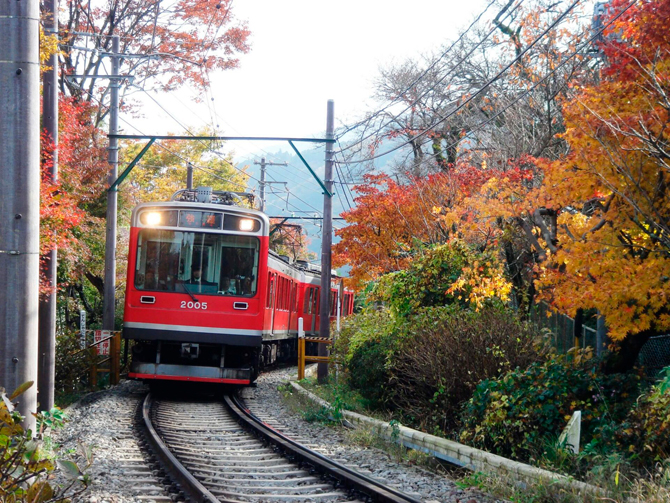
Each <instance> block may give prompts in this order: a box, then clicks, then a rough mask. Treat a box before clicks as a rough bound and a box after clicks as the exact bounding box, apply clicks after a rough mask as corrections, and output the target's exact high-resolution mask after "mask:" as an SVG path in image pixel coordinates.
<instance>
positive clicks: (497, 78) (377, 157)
mask: <svg viewBox="0 0 670 503" xmlns="http://www.w3.org/2000/svg"><path fill="white" fill-rule="evenodd" d="M580 1H581V0H575V1H574V2H573V3H572V4H571V5H570V6H569V7H568V8H567V9H566V10H565V12H563V14H561V15H560V16H558V18H556V20H554V21H553V22H552V23H551V24H550V25H549V26H548V27H547V28H546V29H545V30H544V31H543V32H542V33H541V34H540V35H539V36H538V37H536V38H535V39H534V40H533V41H532V42H531V43H530V44H529V45H528V46H526V47H525V48H524V49H523V50H521V51H520V52H519V53H518V54H517V56H516V57H515V58H514V59H512V61H510V62H509V63H508V64H507V65H505V66H504V67H503V69H502V70H500V71H499V72H498V73H497V74H496V75H495V77H493V78H491V79H489V80H488V81H487V82H486V83H485V84H484V85H483V86H482V87H481V88H480V89H479V90H477V91H475V92H474V93H472V94H471V95H470V96H469V97H468V98H466V99H464V100H463V101H462V102H461V104H460V105H459V106H458V107H456V108H455V109H454V110H453V111H451V112H449V113H448V114H447V115H445V116H443V117H442V116H440V115H438V117H439V120H437V121H436V122H434V123H433V124H431V125H430V126H429V127H427V128H425V129H423V130H422V131H420V132H418V133H417V134H416V135H414V137H413V138H412V140H407V141H404V142H402V143H401V144H399V145H396V146H395V147H392V148H390V149H388V150H385V151H383V152H381V153H379V154H375V155H373V156H371V157H367V158H365V159H355V160H345V161H342V163H343V164H349V165H350V164H360V163H364V162H370V161H372V160H375V159H379V158H380V157H383V156H385V155H388V154H390V153H392V152H395V151H396V150H399V149H401V148H402V147H404V146H406V145H409V144H410V143H411V142H412V141H414V140H416V139H417V138H420V137H422V136H424V135H426V134H427V133H429V132H431V131H433V130H434V129H435V127H436V126H439V125H440V124H442V123H443V122H444V121H446V120H447V119H448V118H450V117H452V116H453V115H455V114H456V113H458V112H459V111H461V110H462V109H463V108H464V107H465V106H466V105H467V104H469V103H470V102H471V101H473V100H474V99H475V98H477V97H478V96H479V95H480V94H481V93H482V92H483V91H485V90H486V89H488V87H489V86H491V84H493V83H495V82H496V81H497V80H499V79H500V77H502V75H503V74H505V73H506V72H507V71H508V70H509V69H510V68H511V67H512V66H513V65H514V64H515V63H517V62H518V61H519V60H520V59H521V58H522V57H523V56H525V55H526V53H527V52H528V51H529V50H530V49H532V48H533V47H534V46H535V45H536V44H537V43H538V42H539V41H540V40H542V39H543V38H544V36H545V35H546V34H547V33H549V32H550V31H551V30H553V29H554V28H555V27H556V26H558V24H560V23H561V22H562V21H563V19H565V17H566V16H567V15H568V14H569V13H570V12H572V10H573V9H574V8H575V7H576V6H577V5H578V4H579V3H580Z"/></svg>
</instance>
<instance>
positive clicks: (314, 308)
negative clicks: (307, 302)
mask: <svg viewBox="0 0 670 503" xmlns="http://www.w3.org/2000/svg"><path fill="white" fill-rule="evenodd" d="M311 300H312V305H311V306H310V312H311V313H312V333H316V328H317V327H316V317H317V316H318V314H319V310H318V309H319V289H318V288H311Z"/></svg>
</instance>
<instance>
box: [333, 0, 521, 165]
mask: <svg viewBox="0 0 670 503" xmlns="http://www.w3.org/2000/svg"><path fill="white" fill-rule="evenodd" d="M512 1H513V0H510V2H509V3H508V4H507V6H509V5H510V4H511V3H512ZM523 1H524V0H520V1H519V3H518V4H517V5H516V6H515V7H514V8H513V9H512V10H511V11H509V12H508V13H507V14H506V15H505V17H503V18H502V19H501V20H500V21H503V20H505V19H507V17H508V16H511V15H512V13H513V12H514V11H515V10H516V9H518V8H519V7H520V6H521V4H522V3H523ZM489 6H490V4H489ZM487 9H488V7H487ZM506 9H507V7H506V8H505V9H504V10H503V11H501V13H502V12H505V10H506ZM482 14H484V12H482ZM480 17H481V15H480ZM478 19H479V18H478ZM496 19H497V16H496ZM471 26H472V25H471ZM469 29H470V28H468V30H469ZM496 29H497V26H494V27H493V28H491V30H490V31H489V32H488V33H487V34H486V36H485V37H484V38H482V39H481V40H480V41H479V42H478V43H477V44H475V46H474V47H473V48H472V49H471V50H470V52H468V53H467V54H466V55H465V56H463V57H462V58H461V59H460V61H459V62H458V63H456V64H454V65H453V66H452V67H451V69H450V72H447V73H445V75H444V76H442V77H441V78H440V79H438V80H437V81H436V82H435V83H434V84H433V85H432V86H430V87H429V88H428V89H426V90H425V91H424V92H423V93H422V94H420V95H419V96H418V97H417V98H416V99H415V100H414V101H412V102H411V103H409V104H408V105H407V106H406V107H405V108H404V109H403V110H402V111H400V112H399V113H398V114H397V115H395V116H393V118H391V119H390V120H388V121H387V122H386V123H385V124H382V125H380V126H379V127H378V128H377V129H376V130H375V131H373V132H371V133H369V134H367V135H366V136H363V137H362V138H360V139H359V140H357V141H356V142H355V143H352V144H349V145H347V146H346V147H344V148H342V147H340V151H339V152H338V153H342V152H344V151H345V150H350V149H352V148H353V147H355V146H356V145H361V144H362V143H363V142H364V141H365V140H367V139H369V138H371V137H372V136H375V135H377V134H379V133H380V132H381V131H382V130H383V129H384V128H385V127H386V126H388V125H389V124H392V123H393V122H395V121H397V120H398V119H399V118H400V116H401V115H402V114H404V113H405V112H406V111H407V110H409V109H411V108H412V107H413V106H415V105H416V104H417V103H418V102H419V101H420V100H421V99H422V98H423V97H425V96H426V95H427V94H428V93H430V92H431V91H433V90H434V89H435V88H436V87H437V86H438V85H439V84H441V83H442V82H443V81H444V80H445V79H446V78H447V77H448V76H450V75H451V72H453V71H455V70H456V69H457V68H458V67H460V65H461V64H463V63H464V62H465V61H467V60H468V58H469V57H470V56H471V55H472V54H473V53H474V52H475V51H476V50H477V49H478V48H479V47H480V46H481V45H482V44H483V43H484V42H486V40H487V39H488V38H489V37H490V36H491V35H492V34H493V32H495V31H496ZM465 33H467V31H466V32H465ZM465 33H463V34H462V35H461V36H460V37H459V38H458V40H457V41H456V42H458V41H460V40H461V39H462V38H463V36H464V35H465ZM456 42H455V43H456ZM455 43H454V44H455ZM454 44H452V46H451V47H453V45H454ZM451 47H450V49H451ZM438 61H439V60H438ZM431 66H432V65H431ZM429 69H430V67H429ZM429 69H427V70H425V71H424V72H423V73H422V75H421V77H420V78H419V79H417V80H415V81H414V82H413V83H412V85H411V86H410V87H409V88H408V89H406V90H405V91H404V92H403V93H401V95H402V94H404V93H405V92H407V91H409V89H411V88H412V87H414V85H415V84H416V83H417V82H418V81H419V80H420V79H421V78H423V77H424V76H425V75H427V73H428V70H429ZM398 99H399V98H396V99H395V100H394V101H392V102H391V103H390V104H388V105H387V106H386V107H384V108H382V109H381V110H380V111H378V112H375V113H374V114H373V115H372V117H371V118H368V119H365V120H364V121H359V123H358V124H357V125H354V126H352V127H349V128H347V130H346V131H344V132H343V133H341V134H339V135H338V138H341V137H342V136H343V135H344V134H346V133H347V132H349V131H351V130H352V129H354V128H356V127H359V126H360V125H361V124H364V123H366V122H369V121H370V119H374V118H375V117H376V116H378V115H379V114H380V113H381V112H383V111H385V110H386V109H388V108H389V107H390V106H391V105H392V104H393V103H395V101H397V100H398ZM458 101H459V100H454V101H453V102H451V103H449V105H453V104H456V103H458Z"/></svg>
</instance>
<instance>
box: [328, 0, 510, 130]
mask: <svg viewBox="0 0 670 503" xmlns="http://www.w3.org/2000/svg"><path fill="white" fill-rule="evenodd" d="M513 1H514V0H510V2H509V3H510V4H511V3H512V2H513ZM496 2H497V0H492V1H491V2H489V3H488V5H486V7H485V8H484V10H483V11H482V12H480V13H479V15H478V16H477V17H476V18H475V19H474V21H472V23H470V26H468V27H467V28H466V30H465V31H464V32H463V33H461V34H460V36H459V37H458V38H457V39H456V40H455V41H454V42H452V43H451V45H449V47H448V48H447V49H446V50H445V51H443V52H442V54H441V55H440V56H439V57H438V58H437V59H436V60H435V61H433V62H432V63H431V64H430V65H429V66H428V68H426V69H425V70H423V72H421V74H420V75H419V76H418V77H416V78H415V79H414V80H413V81H412V82H411V83H410V84H409V85H408V86H406V87H405V89H404V90H403V91H400V92H399V93H398V96H397V97H396V98H394V99H393V100H391V102H390V103H387V104H386V105H385V106H384V107H383V108H381V109H380V110H377V111H375V112H374V113H373V114H372V116H371V117H367V118H366V119H364V120H362V121H358V123H357V124H354V125H352V126H348V127H347V128H346V129H345V131H343V132H342V133H340V134H339V136H342V135H345V134H347V133H348V132H350V131H352V130H353V129H356V128H357V127H359V126H360V125H361V124H363V123H365V122H368V121H369V120H370V119H371V118H375V117H377V116H378V115H379V114H381V113H383V112H385V111H386V110H387V109H388V108H390V107H391V106H393V105H394V104H395V103H397V102H398V101H400V99H401V97H402V95H404V94H405V93H407V92H409V91H410V90H411V89H412V88H413V87H414V86H416V84H418V83H419V82H420V81H421V79H423V78H424V77H425V76H426V75H428V73H429V72H430V71H431V70H432V69H433V68H435V67H436V66H437V64H438V63H439V62H440V61H442V60H443V59H444V58H445V57H446V56H447V54H449V53H450V52H451V50H452V49H453V48H454V47H456V45H457V44H458V42H460V41H461V40H462V39H463V37H464V36H465V35H466V34H467V33H468V32H469V31H470V30H471V29H472V27H473V26H475V25H476V24H477V23H478V22H479V20H480V19H481V18H482V16H484V14H486V12H487V11H488V10H489V8H491V6H493V5H494V4H495V3H496ZM521 2H523V0H521V1H520V2H519V4H521ZM508 5H509V4H508Z"/></svg>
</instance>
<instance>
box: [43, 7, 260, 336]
mask: <svg viewBox="0 0 670 503" xmlns="http://www.w3.org/2000/svg"><path fill="white" fill-rule="evenodd" d="M59 20H60V25H59V39H60V65H59V70H60V79H59V85H60V91H61V112H60V117H61V123H62V126H61V136H60V145H59V152H60V178H61V180H60V184H59V186H58V187H51V186H49V185H48V184H45V185H44V187H43V206H45V210H48V211H51V212H54V211H57V210H58V211H64V210H66V209H67V210H71V211H73V212H76V213H77V215H78V216H79V217H80V220H79V222H78V224H77V225H73V226H71V227H67V226H66V225H65V223H66V222H65V220H64V219H62V218H61V219H60V220H59V219H57V218H55V217H53V216H51V215H48V214H46V213H45V217H50V220H49V221H46V220H45V222H46V223H48V224H49V225H48V226H47V227H45V232H48V233H49V236H51V237H52V241H54V242H55V240H56V239H59V240H60V239H71V241H70V242H71V243H72V245H71V246H69V247H68V246H67V243H63V244H64V245H65V246H64V249H63V251H62V252H61V253H60V254H59V258H60V260H59V282H60V283H62V284H67V285H68V286H67V292H68V296H70V295H77V296H78V297H79V299H78V302H80V305H82V304H83V306H84V307H85V308H86V310H87V311H89V320H90V321H91V322H92V323H93V324H94V323H95V321H96V319H97V316H98V314H99V312H98V311H99V307H100V305H99V304H98V302H97V301H98V299H99V297H100V295H101V294H102V292H103V290H104V285H103V281H102V278H103V263H102V261H103V256H104V239H105V236H104V225H102V221H103V220H102V219H103V218H104V215H105V207H106V194H107V192H106V185H107V172H108V170H109V165H108V163H107V152H106V147H107V145H108V139H107V138H106V134H105V133H104V132H103V131H102V130H101V129H100V128H102V127H104V122H105V120H106V117H107V114H108V113H109V97H110V89H111V86H112V85H119V86H121V96H122V98H121V108H122V111H124V112H126V113H128V112H130V111H132V112H134V113H139V111H138V110H137V108H135V107H134V106H133V104H132V100H131V99H129V97H130V95H132V94H133V93H138V92H145V91H146V92H149V91H152V90H159V91H162V92H169V91H172V90H175V89H178V88H180V87H182V86H192V87H195V88H197V89H198V96H199V97H200V99H202V97H203V95H204V93H206V92H207V90H208V86H209V82H210V75H211V73H212V72H215V71H220V70H226V69H232V68H236V67H237V66H238V63H239V60H238V57H239V55H241V54H244V53H246V52H248V50H249V46H248V44H247V39H248V36H249V30H248V29H247V27H246V24H245V23H244V22H238V21H237V20H235V18H234V15H233V12H232V2H231V1H229V0H221V1H199V0H198V1H196V0H185V1H181V2H178V3H172V4H164V3H161V2H159V1H150V2H148V3H147V2H140V1H138V0H122V1H120V2H111V3H104V2H88V3H85V2H84V3H82V2H79V1H77V0H67V1H66V2H65V3H61V14H60V16H59ZM112 35H117V36H119V38H120V53H123V56H124V57H122V58H121V59H120V71H119V73H120V74H121V76H123V77H124V78H123V79H121V80H118V79H116V80H111V79H108V78H107V76H108V75H109V73H110V68H109V56H110V53H111V51H112ZM47 41H48V40H47ZM43 46H44V47H46V46H47V44H43ZM167 143H169V142H167ZM164 146H168V148H172V150H173V151H175V152H177V154H174V155H173V158H172V159H167V157H168V155H167V154H166V151H163V153H162V154H157V153H153V152H152V153H150V154H149V159H152V156H153V158H154V160H155V161H156V166H158V167H155V168H148V169H146V170H144V171H143V172H141V171H139V170H136V171H138V173H140V175H139V176H138V177H137V178H136V179H135V180H134V185H132V186H131V185H129V187H131V188H132V191H131V192H128V193H126V192H123V191H122V192H121V200H120V212H119V214H120V217H121V221H123V219H124V216H125V215H127V213H128V212H127V211H124V209H127V208H128V207H129V206H130V205H133V204H135V203H136V202H137V201H138V200H140V199H141V198H143V197H148V198H152V199H153V198H155V197H165V194H167V193H168V192H173V190H172V189H176V188H177V186H179V187H178V188H181V187H183V184H179V183H177V180H179V179H180V178H179V176H178V175H177V170H175V168H177V167H180V168H181V169H180V170H179V171H180V174H181V172H182V171H183V173H185V164H186V163H187V162H188V161H184V159H187V158H188V156H189V155H193V156H194V159H192V160H191V162H192V163H193V164H194V165H196V166H197V167H196V175H195V178H196V183H201V184H207V185H212V186H215V187H217V186H221V187H225V188H228V189H231V188H233V187H235V188H234V190H241V191H243V190H245V187H244V186H243V185H244V183H245V176H244V175H243V174H240V173H238V172H236V171H235V170H233V169H232V168H231V165H230V158H229V156H226V155H219V154H218V153H214V152H210V151H208V148H209V145H208V146H207V147H204V146H202V145H201V146H199V147H198V146H187V147H184V149H181V153H180V149H178V148H175V147H172V146H170V145H167V144H166V145H164ZM189 149H190V150H189ZM161 156H162V158H161ZM179 156H181V158H180V159H179V161H177V160H176V159H177V158H178V157H179ZM46 157H48V156H46ZM208 169H209V172H207V174H205V172H206V171H207V170H208ZM142 174H143V175H144V178H142V176H141V175H142ZM66 195H67V196H66ZM53 197H58V198H59V199H60V202H61V203H63V204H53V203H52V202H51V199H53ZM81 212H83V214H82V213H81ZM68 221H69V222H72V219H71V218H70V219H69V220H68ZM56 236H58V237H57V238H56ZM125 238H126V234H125V233H124V232H123V231H121V232H120V233H119V239H120V243H119V255H120V256H119V259H120V260H123V254H124V252H125V247H124V244H123V242H124V239H125ZM44 242H45V244H46V243H47V241H44ZM59 246H60V244H59ZM117 272H118V274H119V279H122V276H123V275H124V274H125V269H124V268H118V269H117ZM91 287H92V288H91ZM70 298H71V297H70ZM65 304H66V307H67V305H68V303H67V302H66V303H65ZM73 307H74V306H73ZM65 312H66V316H65V318H66V323H67V324H70V323H71V322H72V321H73V320H72V319H71V318H70V317H69V315H68V309H66V311H65Z"/></svg>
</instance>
